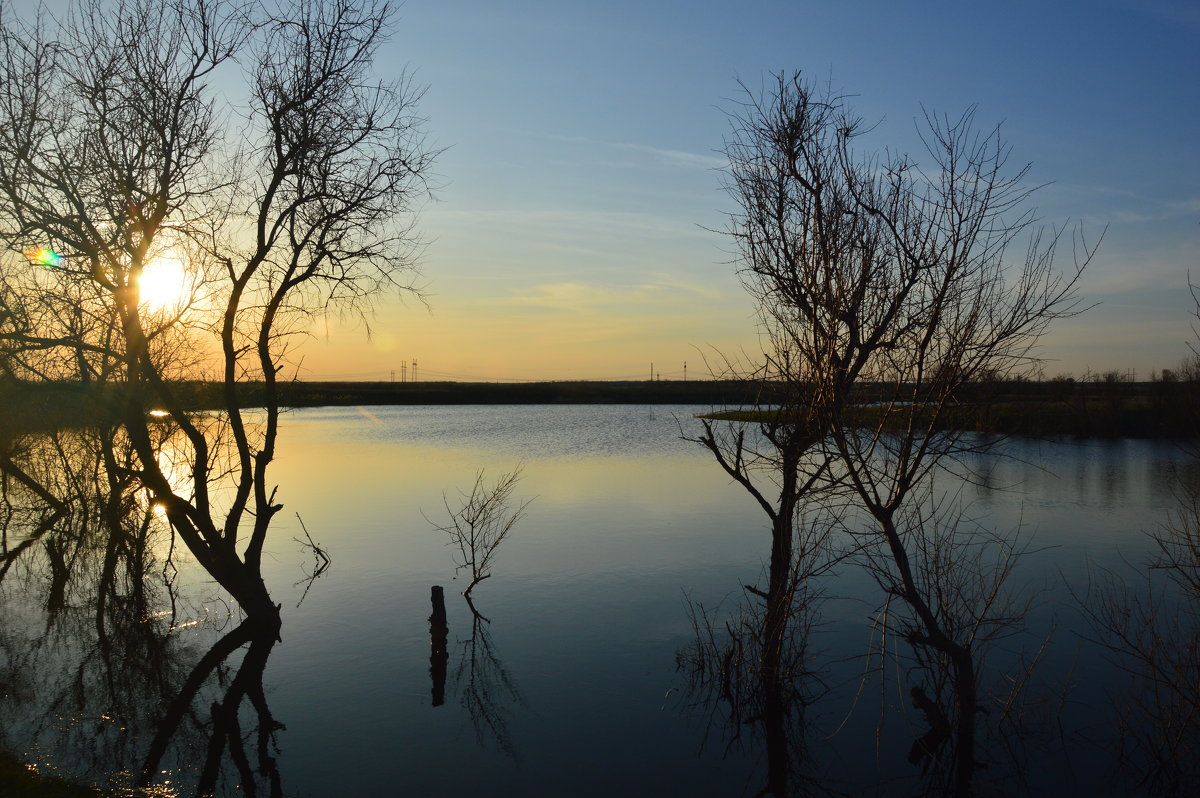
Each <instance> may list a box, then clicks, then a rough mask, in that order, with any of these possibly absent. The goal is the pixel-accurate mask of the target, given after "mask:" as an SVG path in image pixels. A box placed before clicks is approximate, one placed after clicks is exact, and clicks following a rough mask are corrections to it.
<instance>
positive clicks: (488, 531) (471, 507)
mask: <svg viewBox="0 0 1200 798" xmlns="http://www.w3.org/2000/svg"><path fill="white" fill-rule="evenodd" d="M520 480H521V466H517V467H516V468H514V469H513V470H512V471H506V472H504V473H502V474H501V475H500V476H499V477H497V479H496V481H495V482H494V483H492V484H488V482H487V477H486V474H485V472H484V471H483V469H480V470H479V471H478V472H477V473H476V474H475V483H474V484H473V485H472V486H471V490H470V492H469V493H468V492H466V491H463V492H462V506H461V507H459V508H458V509H457V510H455V509H451V507H450V500H449V498H447V497H442V498H443V503H444V504H445V507H446V515H447V516H448V517H449V521H448V523H446V524H436V523H434V522H432V521H431V522H430V523H433V525H434V528H435V529H437V531H439V532H445V533H446V534H447V535H449V537H450V543H449V545H451V546H453V547H454V549H455V550H456V552H455V557H454V565H455V569H456V570H458V571H467V572H468V573H469V574H470V575H471V582H470V584H468V585H467V587H466V589H465V590H463V592H462V593H463V596H465V597H466V599H467V602H468V603H470V601H471V591H472V590H474V589H475V585H477V584H479V583H480V582H482V581H483V580H484V579H487V578H488V577H489V576H491V575H492V572H491V569H492V563H493V562H495V559H496V552H497V550H498V549H499V548H500V544H501V543H503V542H504V541H505V540H506V539H507V538H508V535H509V533H510V532H512V528H513V526H515V525H516V523H517V521H520V520H521V518H523V517H524V515H525V510H526V508H528V507H529V504H530V503H531V502H532V501H533V499H526V500H525V501H524V502H522V503H521V504H520V505H519V506H518V507H517V508H516V509H513V507H512V492H513V489H514V488H515V487H516V486H517V483H518V482H520ZM471 611H472V612H474V611H475V607H474V605H471ZM476 614H478V613H476Z"/></svg>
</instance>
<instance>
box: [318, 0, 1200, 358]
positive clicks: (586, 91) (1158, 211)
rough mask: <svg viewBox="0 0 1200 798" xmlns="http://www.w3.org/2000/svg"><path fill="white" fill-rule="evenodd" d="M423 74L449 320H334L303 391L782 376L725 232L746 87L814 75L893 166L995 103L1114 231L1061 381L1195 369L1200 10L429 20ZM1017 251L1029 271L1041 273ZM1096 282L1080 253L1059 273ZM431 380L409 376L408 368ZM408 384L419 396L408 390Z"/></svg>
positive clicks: (679, 12) (1041, 8)
mask: <svg viewBox="0 0 1200 798" xmlns="http://www.w3.org/2000/svg"><path fill="white" fill-rule="evenodd" d="M405 68H408V69H410V70H411V71H413V72H414V73H415V76H416V80H417V82H418V83H420V84H423V85H426V86H427V87H428V91H427V93H426V94H425V97H424V98H423V100H422V103H421V110H422V112H423V114H424V115H425V116H427V117H428V120H429V122H428V126H427V131H428V133H429V136H430V140H431V142H432V143H433V144H434V145H435V146H437V147H444V148H446V150H445V152H444V154H443V155H442V156H441V157H440V159H439V161H438V164H437V175H436V178H435V182H436V183H437V184H438V186H439V188H438V190H437V198H436V200H435V201H434V202H432V203H430V204H429V205H428V206H426V207H425V208H424V209H423V210H422V212H421V215H420V223H419V225H420V229H421V230H422V232H423V235H424V236H425V238H426V240H427V242H428V246H427V248H426V250H425V252H424V256H423V259H422V269H423V271H424V283H425V285H426V287H427V291H428V309H426V308H425V307H424V306H422V305H421V304H420V303H419V302H414V301H412V300H408V301H405V302H399V301H396V300H395V299H394V298H387V297H383V298H381V301H380V304H379V307H378V310H377V313H376V316H375V320H374V323H373V326H374V335H373V337H372V338H371V340H368V339H367V337H366V334H365V331H364V330H363V329H362V328H361V327H360V326H356V325H343V324H339V323H337V322H336V320H333V321H331V323H330V324H329V325H327V326H326V325H322V326H320V327H319V328H318V329H316V330H315V333H316V335H315V337H314V339H313V340H312V341H310V342H308V343H307V344H305V345H304V347H303V349H302V358H303V360H302V363H301V367H300V371H299V375H300V377H301V378H302V379H352V380H358V379H364V380H386V379H389V378H390V376H391V372H392V371H393V370H394V371H395V372H396V379H400V378H401V376H402V373H403V372H402V368H403V366H402V364H406V363H408V364H411V362H412V361H413V360H414V359H415V360H417V361H418V363H419V365H418V376H419V378H420V379H422V380H425V379H488V380H517V379H614V378H632V379H638V378H645V377H648V376H649V373H650V364H651V363H652V362H653V363H654V364H655V368H656V370H658V371H659V372H661V374H662V376H663V378H678V377H681V376H682V371H683V364H684V363H685V362H686V363H687V364H688V376H689V377H692V378H695V377H702V376H705V374H706V373H707V369H706V366H705V361H706V360H707V361H708V362H709V363H715V362H717V361H719V360H720V359H722V358H723V357H726V356H734V355H737V354H738V353H739V352H743V351H744V352H745V353H746V354H747V355H749V356H753V355H754V353H755V352H757V351H758V350H757V348H756V346H757V344H756V338H755V328H754V317H753V308H752V306H751V304H750V302H749V300H748V298H747V297H746V296H745V295H744V293H743V291H742V289H741V287H740V286H739V285H738V282H737V279H736V276H735V274H734V272H735V264H734V263H733V262H732V255H731V253H730V252H729V242H728V241H727V240H725V239H724V238H723V237H722V235H720V234H719V233H717V232H712V231H713V230H718V229H720V228H721V227H722V226H723V225H724V214H725V213H727V212H729V211H731V210H733V209H734V206H733V203H732V201H731V200H730V199H729V198H728V197H727V196H726V195H725V194H724V193H723V192H722V190H721V169H722V167H723V164H724V159H723V157H722V155H721V154H720V150H721V147H722V139H723V136H724V135H725V134H726V133H727V131H728V129H729V122H728V117H727V112H728V111H729V110H730V109H732V108H733V107H734V104H735V103H736V101H737V99H738V97H739V88H738V84H739V81H741V82H742V83H745V84H746V85H748V86H750V87H758V86H760V85H761V84H762V83H763V80H764V78H765V77H766V76H768V75H769V73H771V72H775V71H780V70H784V71H790V70H793V69H800V70H803V71H804V72H805V73H806V74H807V75H809V76H811V77H812V78H814V79H816V80H819V81H822V82H824V81H827V80H828V81H831V82H832V85H833V86H834V87H835V88H838V89H841V90H842V91H844V92H846V93H848V94H852V95H855V99H854V100H853V103H854V105H855V107H856V108H857V110H858V111H859V112H860V113H861V114H862V115H863V116H864V117H865V118H866V119H867V120H869V121H877V122H878V123H879V124H878V126H877V127H876V129H875V131H874V132H873V134H872V136H871V139H870V141H871V143H872V144H875V145H878V146H879V147H883V146H890V147H892V148H893V149H900V150H907V151H909V152H910V153H912V154H914V155H919V154H921V153H919V150H920V144H919V142H918V141H917V139H916V135H915V126H914V119H915V117H916V116H918V115H920V114H921V112H922V111H921V109H922V106H924V107H926V108H930V109H933V110H936V111H939V112H946V113H949V114H951V115H957V114H958V113H960V112H961V111H962V110H963V109H964V108H966V107H967V106H969V105H971V104H977V105H978V112H977V119H978V121H979V123H980V124H981V125H991V124H994V123H996V122H1001V121H1002V122H1003V130H1004V133H1005V136H1006V137H1007V139H1008V141H1009V143H1010V144H1011V145H1012V148H1013V155H1012V163H1014V164H1024V163H1026V162H1032V164H1033V169H1032V171H1031V173H1030V180H1031V182H1034V183H1039V184H1040V183H1047V184H1048V185H1046V186H1045V187H1044V188H1043V189H1041V190H1040V191H1039V192H1038V193H1037V195H1036V202H1037V206H1038V207H1039V208H1040V211H1041V215H1042V216H1043V218H1044V219H1045V221H1046V222H1047V223H1048V224H1061V223H1063V222H1074V223H1080V222H1081V223H1082V224H1083V229H1084V232H1085V234H1086V235H1087V236H1088V237H1089V238H1091V239H1094V238H1096V237H1098V236H1099V235H1100V234H1101V232H1102V231H1103V230H1104V228H1105V226H1106V225H1107V233H1106V234H1105V238H1104V242H1103V244H1102V246H1101V248H1100V252H1099V255H1098V256H1097V258H1096V260H1095V262H1094V263H1093V264H1092V266H1091V268H1090V269H1089V270H1088V272H1087V274H1086V276H1085V278H1084V280H1083V282H1082V285H1081V296H1082V298H1083V299H1084V301H1085V302H1086V303H1088V304H1096V307H1095V308H1093V309H1092V310H1090V311H1088V312H1087V313H1086V314H1085V315H1083V316H1081V317H1079V318H1076V319H1072V320H1069V321H1066V322H1063V323H1060V324H1058V325H1057V326H1056V327H1055V328H1054V329H1053V330H1052V332H1051V333H1050V334H1049V335H1048V336H1047V338H1046V339H1045V340H1044V349H1043V352H1042V354H1043V355H1044V356H1045V357H1046V358H1047V360H1048V362H1047V364H1046V368H1045V372H1046V374H1047V375H1054V374H1071V375H1074V376H1076V377H1078V376H1082V375H1083V373H1084V372H1085V371H1087V370H1089V369H1090V370H1093V371H1103V370H1108V369H1121V370H1129V369H1133V370H1136V375H1137V377H1138V378H1139V379H1146V378H1148V377H1149V376H1150V372H1151V371H1152V370H1159V369H1162V368H1171V367H1174V366H1175V365H1176V364H1177V363H1178V362H1179V360H1180V359H1181V358H1182V357H1183V356H1184V355H1185V354H1186V353H1187V344H1186V342H1187V341H1188V340H1189V339H1190V338H1191V337H1192V335H1193V334H1192V332H1191V327H1190V323H1191V317H1190V315H1189V314H1190V311H1191V310H1192V300H1191V297H1190V295H1189V293H1188V290H1187V289H1188V272H1189V269H1190V270H1191V271H1192V273H1193V279H1194V280H1197V281H1200V133H1198V131H1200V5H1198V4H1197V3H1195V2H1194V0H1177V1H1176V0H1161V1H1160V2H1154V1H1151V2H1134V0H1128V1H1127V2H1116V1H1112V2H1106V1H1104V0H1092V1H1090V2H1082V1H1080V2H1068V1H1059V0H1056V1H1055V2H1045V1H1044V0H1042V1H1041V2H1024V1H1022V2H995V3H988V4H976V3H960V2H919V1H918V2H910V3H871V2H846V1H844V0H843V1H835V0H810V1H808V2H805V1H804V0H791V2H705V1H704V0H688V2H674V1H672V2H663V1H662V0H641V1H640V2H625V1H624V0H620V1H611V2H593V3H574V2H566V3H564V2H549V0H547V1H546V2H530V1H529V0H508V1H507V2H504V3H495V2H484V1H483V0H440V1H437V2H435V0H408V2H407V3H405V4H404V5H403V6H402V7H401V8H400V9H399V14H398V16H397V23H396V26H395V31H394V35H393V36H392V38H391V40H390V41H389V42H388V44H387V45H386V46H385V49H384V52H383V53H382V56H381V59H380V63H379V71H380V73H381V75H384V76H387V75H395V74H397V73H398V72H399V71H400V70H402V69H405ZM1017 254H1021V253H1020V252H1018V253H1017ZM1060 262H1061V264H1062V265H1064V266H1069V265H1070V263H1071V251H1070V247H1069V246H1068V247H1066V248H1065V249H1064V250H1063V251H1062V252H1061V253H1060ZM409 369H410V370H411V366H409ZM410 376H411V374H410Z"/></svg>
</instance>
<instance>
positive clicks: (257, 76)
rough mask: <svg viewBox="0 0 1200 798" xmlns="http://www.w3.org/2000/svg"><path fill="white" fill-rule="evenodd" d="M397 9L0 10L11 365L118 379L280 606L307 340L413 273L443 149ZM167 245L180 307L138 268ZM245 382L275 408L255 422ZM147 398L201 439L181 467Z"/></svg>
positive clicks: (265, 604) (181, 496)
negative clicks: (296, 384)
mask: <svg viewBox="0 0 1200 798" xmlns="http://www.w3.org/2000/svg"><path fill="white" fill-rule="evenodd" d="M391 15H392V10H391V7H390V6H389V5H388V4H387V3H384V2H366V3H360V2H353V1H352V0H332V2H319V1H318V0H288V1H287V2H283V3H265V2H261V3H260V2H251V3H237V2H226V0H115V2H101V0H78V2H75V3H73V4H72V5H71V6H70V8H69V10H67V11H66V12H64V13H63V14H62V15H61V16H55V15H53V14H51V13H50V12H48V11H41V12H39V15H38V16H37V17H36V18H34V19H31V20H24V21H22V20H15V19H13V18H12V17H11V14H10V12H9V9H8V8H7V7H0V241H3V243H4V244H5V245H6V246H7V247H8V249H9V251H10V253H12V254H13V255H16V253H22V255H21V256H20V257H10V258H9V259H7V260H5V261H4V262H3V265H2V267H0V302H3V305H2V306H0V342H2V343H3V346H0V361H2V366H0V368H2V370H3V372H4V373H6V374H8V375H10V376H12V377H16V378H20V379H47V378H53V379H63V378H75V379H92V380H103V381H109V382H111V383H113V384H114V385H116V386H117V387H119V388H120V390H119V391H116V392H115V393H113V394H112V395H113V396H116V397H118V399H119V401H118V402H117V407H116V408H115V409H116V411H117V412H118V414H119V417H120V419H121V422H122V424H123V427H124V433H125V434H126V435H128V437H129V440H130V442H131V445H132V447H133V449H134V451H135V452H136V453H137V462H136V466H135V468H134V471H135V472H136V476H137V479H138V480H139V481H140V482H141V483H142V484H143V485H144V486H145V487H146V488H148V489H149V490H150V492H151V493H152V494H153V496H154V499H155V501H156V502H157V503H159V504H160V505H161V506H162V507H164V508H165V510H166V513H167V516H168V518H169V519H170V522H171V524H172V525H173V527H174V528H175V530H176V531H177V533H178V534H179V536H180V537H181V538H182V539H183V540H184V542H185V543H186V544H187V546H188V548H189V549H190V550H191V551H192V553H193V554H194V555H195V557H196V558H197V559H198V560H199V561H200V563H201V564H202V565H203V566H204V567H205V568H206V569H207V570H208V571H209V572H210V573H211V574H212V575H213V577H214V578H215V579H216V580H217V581H218V582H219V583H220V584H221V585H222V586H223V587H224V588H225V589H226V590H228V591H229V592H230V593H231V594H232V595H233V596H234V597H235V598H236V599H237V600H238V602H239V603H240V605H241V606H242V607H243V608H244V609H245V610H246V611H247V612H248V613H251V614H257V615H260V616H262V617H265V618H275V619H276V620H277V618H278V613H277V608H276V607H275V605H274V604H273V602H272V601H271V600H270V597H269V595H268V593H267V590H266V588H265V586H264V585H263V583H262V579H261V575H260V569H259V563H260V558H261V556H262V550H263V545H264V542H265V540H266V536H267V530H268V528H269V526H270V524H271V521H272V518H273V517H274V515H275V514H276V513H277V512H279V510H280V509H281V507H282V505H280V504H279V503H278V502H277V501H276V499H275V489H274V488H273V487H272V485H271V482H270V479H269V477H268V466H269V464H270V463H271V461H272V460H273V458H274V456H275V450H276V440H277V435H278V410H279V408H278V393H277V381H278V379H279V378H280V374H281V372H282V371H283V369H284V368H285V367H286V364H287V363H288V359H287V352H288V346H289V340H290V336H291V335H294V334H295V333H296V332H297V331H298V330H299V329H300V328H299V327H298V326H297V323H298V322H299V321H302V320H304V319H305V318H307V317H308V316H311V315H312V314H314V313H325V312H342V311H350V312H362V311H364V310H365V308H366V307H367V305H368V303H369V301H370V299H371V297H372V296H373V295H374V293H375V291H376V290H377V289H379V288H381V287H387V286H391V287H394V288H411V287H412V286H413V278H414V275H415V271H414V257H415V249H414V247H415V244H416V241H415V239H414V236H413V231H412V223H413V222H412V218H413V217H412V214H411V211H412V210H413V209H414V207H415V205H416V203H417V202H418V200H419V199H420V198H421V197H423V196H425V195H426V193H427V192H428V187H427V184H426V177H427V175H428V172H429V169H430V165H431V159H432V157H433V155H434V153H433V152H432V151H431V150H430V149H429V148H428V147H427V146H426V145H425V143H424V140H423V134H422V120H421V118H420V117H419V116H417V115H416V113H415V107H416V103H417V101H418V100H419V98H420V94H421V92H420V90H419V89H418V88H416V87H414V86H413V85H412V83H411V82H410V81H409V80H408V79H407V78H405V77H403V76H402V77H401V78H400V80H399V81H397V82H392V83H388V82H382V81H379V80H377V79H375V78H373V77H372V66H373V60H374V57H375V54H376V52H377V51H378V48H379V46H380V44H381V43H382V42H383V41H384V39H385V37H386V33H387V28H388V24H389V19H390V18H391ZM239 69H240V70H242V71H241V72H240V75H239ZM239 80H240V83H239V82H238V81H239ZM239 85H240V86H241V87H243V89H244V92H243V93H242V94H241V95H239V93H238V91H237V89H236V88H233V87H236V86H239ZM218 87H219V88H218ZM165 258H172V259H175V260H177V261H181V262H183V263H184V266H185V273H186V275H187V277H186V279H185V282H186V288H187V289H188V290H187V291H186V292H185V293H184V295H183V296H181V297H180V298H178V299H177V300H176V301H175V302H173V303H172V304H171V306H170V307H168V308H165V309H164V308H161V307H156V306H155V305H154V303H153V302H151V301H150V299H151V298H150V297H147V296H144V295H143V293H144V292H143V278H144V277H145V275H146V273H147V271H148V270H150V269H151V267H152V266H153V264H154V263H155V262H156V261H161V260H163V259H165ZM203 368H212V369H214V370H215V372H216V373H217V374H219V375H220V380H221V381H222V382H223V389H222V396H221V407H220V409H221V411H222V414H221V416H220V417H219V419H212V418H210V419H208V420H203V421H202V420H200V419H197V418H196V417H195V416H193V415H191V414H189V413H188V412H186V411H187V408H186V405H185V402H184V401H183V400H182V398H181V397H180V395H179V391H178V384H177V382H176V380H178V379H179V378H180V377H185V376H188V377H193V378H194V377H195V376H197V374H198V370H200V369H203ZM250 379H253V380H258V381H261V382H262V384H263V388H264V399H265V404H266V407H267V412H266V413H265V415H263V416H261V417H259V416H256V417H255V418H254V419H253V420H251V419H250V418H248V417H247V416H246V415H245V414H244V413H243V404H242V403H243V399H242V395H241V393H240V392H239V390H238V385H239V383H240V382H242V381H245V380H250ZM148 407H156V408H160V409H162V410H164V411H165V412H167V413H169V414H170V416H171V417H172V419H173V421H174V423H175V424H176V425H177V426H178V428H179V430H180V431H181V434H182V436H183V438H184V440H185V441H186V443H181V444H180V447H182V451H183V452H184V453H183V454H182V455H181V457H180V460H179V464H180V465H181V466H183V467H182V468H181V469H176V471H178V472H180V473H168V469H166V468H164V466H163V464H162V463H161V462H160V461H159V459H158V457H157V453H156V451H155V448H154V445H153V438H154V435H153V434H152V432H151V422H150V421H149V420H148V419H147V417H146V413H145V411H146V409H147V408H148ZM218 422H219V423H220V424H221V425H222V426H223V434H224V436H225V440H227V441H228V444H227V445H225V444H222V445H220V446H218V445H217V444H216V443H214V440H213V438H212V436H211V434H210V430H209V429H207V428H206V425H207V424H215V423H218ZM226 455H229V456H228V457H227V456H226ZM184 460H186V465H184V464H183V461H184Z"/></svg>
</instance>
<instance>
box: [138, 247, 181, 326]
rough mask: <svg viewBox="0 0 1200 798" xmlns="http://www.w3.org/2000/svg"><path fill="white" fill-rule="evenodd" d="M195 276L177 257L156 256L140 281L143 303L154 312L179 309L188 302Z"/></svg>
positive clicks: (143, 272)
mask: <svg viewBox="0 0 1200 798" xmlns="http://www.w3.org/2000/svg"><path fill="white" fill-rule="evenodd" d="M194 287H195V278H194V277H193V276H192V275H191V274H190V273H189V272H188V270H187V269H186V268H185V267H184V265H183V263H182V262H180V261H179V260H178V259H177V258H172V257H169V256H164V257H160V258H155V259H154V260H152V261H150V263H148V264H147V265H146V268H145V269H143V270H142V277H141V279H140V280H139V281H138V291H139V295H140V296H141V304H142V306H143V307H144V308H146V309H147V310H150V311H152V312H156V313H157V312H161V311H172V312H174V311H178V310H181V309H182V308H183V306H184V305H186V304H187V303H188V300H189V299H190V298H191V294H192V293H193V290H192V289H193V288H194Z"/></svg>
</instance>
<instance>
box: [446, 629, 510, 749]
mask: <svg viewBox="0 0 1200 798" xmlns="http://www.w3.org/2000/svg"><path fill="white" fill-rule="evenodd" d="M490 626H491V621H490V620H489V619H487V618H484V617H483V616H482V615H480V614H479V613H478V612H477V611H476V610H475V606H474V605H471V636H470V637H468V638H466V639H465V640H460V641H459V652H458V663H457V665H456V666H455V670H454V674H453V676H452V679H451V682H452V684H453V685H454V690H455V691H456V692H457V693H458V700H459V703H461V704H462V706H463V708H464V709H465V710H466V711H467V714H468V715H469V716H470V718H471V725H472V727H473V728H474V730H475V741H476V742H477V743H478V744H479V745H481V746H482V745H484V744H486V743H487V742H488V741H492V742H494V743H495V744H496V745H497V746H498V747H499V749H500V750H501V751H503V752H504V753H505V754H506V755H507V756H508V757H510V758H511V759H513V760H514V761H516V760H517V749H516V748H515V746H514V745H513V741H512V734H511V733H510V731H509V722H510V721H511V719H512V716H513V712H514V710H515V708H516V707H519V706H524V703H525V702H524V699H523V698H522V697H521V691H520V689H519V688H518V687H517V682H516V680H515V679H514V678H513V676H512V674H511V673H509V672H508V669H507V668H505V667H504V662H503V661H502V660H501V659H500V657H499V655H498V654H497V653H496V645H495V642H494V641H493V640H492V634H491V630H490Z"/></svg>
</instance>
